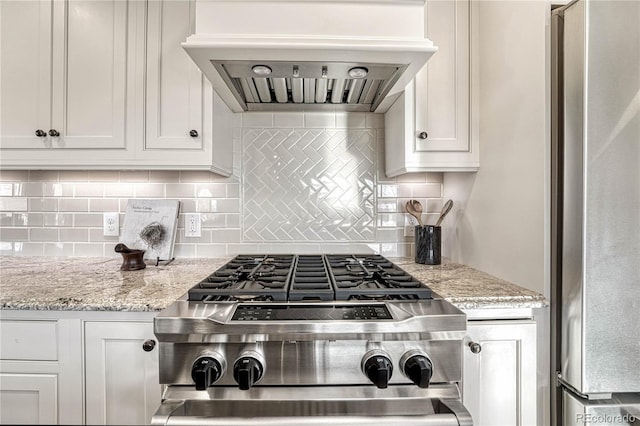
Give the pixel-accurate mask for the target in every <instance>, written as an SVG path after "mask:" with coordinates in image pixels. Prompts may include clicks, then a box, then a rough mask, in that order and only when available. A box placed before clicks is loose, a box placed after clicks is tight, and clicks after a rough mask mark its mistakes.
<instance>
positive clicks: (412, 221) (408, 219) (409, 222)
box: [404, 214, 418, 237]
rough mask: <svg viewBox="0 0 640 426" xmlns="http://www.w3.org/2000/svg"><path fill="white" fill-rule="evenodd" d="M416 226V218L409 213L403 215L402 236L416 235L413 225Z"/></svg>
mask: <svg viewBox="0 0 640 426" xmlns="http://www.w3.org/2000/svg"><path fill="white" fill-rule="evenodd" d="M416 226H418V219H416V218H415V217H413V216H411V215H410V214H406V215H404V236H405V237H413V236H415V235H416V231H415V227H416Z"/></svg>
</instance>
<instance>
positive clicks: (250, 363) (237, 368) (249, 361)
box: [233, 356, 264, 390]
mask: <svg viewBox="0 0 640 426" xmlns="http://www.w3.org/2000/svg"><path fill="white" fill-rule="evenodd" d="M263 373H264V366H263V365H262V363H261V362H260V361H258V360H257V359H256V358H253V357H250V356H243V357H240V358H238V360H237V361H236V362H235V364H234V365H233V378H234V379H235V381H236V382H237V383H238V385H239V386H240V389H242V390H247V389H250V388H251V387H252V386H253V385H254V384H255V383H257V382H258V381H259V380H260V379H261V378H262V374H263Z"/></svg>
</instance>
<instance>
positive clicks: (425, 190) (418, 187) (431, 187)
mask: <svg viewBox="0 0 640 426" xmlns="http://www.w3.org/2000/svg"><path fill="white" fill-rule="evenodd" d="M411 196H412V197H424V198H441V197H442V184H441V183H425V184H414V185H411Z"/></svg>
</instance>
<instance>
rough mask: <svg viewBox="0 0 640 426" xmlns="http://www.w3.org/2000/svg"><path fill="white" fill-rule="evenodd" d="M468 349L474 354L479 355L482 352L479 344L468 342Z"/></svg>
mask: <svg viewBox="0 0 640 426" xmlns="http://www.w3.org/2000/svg"><path fill="white" fill-rule="evenodd" d="M469 349H470V350H471V352H473V353H474V354H479V353H480V352H481V351H482V346H481V345H480V343H476V342H469Z"/></svg>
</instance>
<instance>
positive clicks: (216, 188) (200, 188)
mask: <svg viewBox="0 0 640 426" xmlns="http://www.w3.org/2000/svg"><path fill="white" fill-rule="evenodd" d="M226 196H227V186H226V185H225V184H224V183H197V184H196V197H199V198H204V197H206V198H224V197H226Z"/></svg>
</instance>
